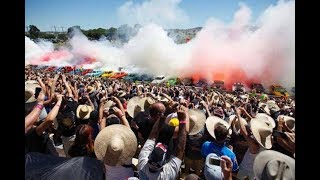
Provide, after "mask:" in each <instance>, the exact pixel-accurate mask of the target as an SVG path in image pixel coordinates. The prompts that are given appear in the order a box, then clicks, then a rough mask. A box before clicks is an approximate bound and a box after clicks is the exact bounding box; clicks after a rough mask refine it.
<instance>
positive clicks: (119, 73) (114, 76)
mask: <svg viewBox="0 0 320 180" xmlns="http://www.w3.org/2000/svg"><path fill="white" fill-rule="evenodd" d="M126 75H128V73H126V72H116V73H114V74H113V75H112V76H110V78H114V79H121V78H123V77H125V76H126Z"/></svg>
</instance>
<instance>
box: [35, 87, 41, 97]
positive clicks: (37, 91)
mask: <svg viewBox="0 0 320 180" xmlns="http://www.w3.org/2000/svg"><path fill="white" fill-rule="evenodd" d="M40 92H41V88H39V87H37V88H36V91H35V93H34V97H35V98H36V99H37V98H38V96H39V93H40Z"/></svg>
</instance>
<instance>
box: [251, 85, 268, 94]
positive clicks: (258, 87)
mask: <svg viewBox="0 0 320 180" xmlns="http://www.w3.org/2000/svg"><path fill="white" fill-rule="evenodd" d="M251 89H255V90H256V92H257V93H265V89H264V87H263V86H262V84H260V83H252V84H251Z"/></svg>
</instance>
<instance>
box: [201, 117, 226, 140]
mask: <svg viewBox="0 0 320 180" xmlns="http://www.w3.org/2000/svg"><path fill="white" fill-rule="evenodd" d="M218 123H220V124H223V125H224V126H225V127H226V128H227V129H229V127H230V125H229V124H228V123H227V122H226V121H224V120H223V119H221V118H219V117H217V116H210V117H208V118H207V120H206V128H207V130H208V132H209V134H210V135H211V136H212V137H213V138H214V139H216V135H215V134H214V129H215V128H216V125H217V124H218ZM231 133H232V131H229V134H231Z"/></svg>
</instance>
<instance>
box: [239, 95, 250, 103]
mask: <svg viewBox="0 0 320 180" xmlns="http://www.w3.org/2000/svg"><path fill="white" fill-rule="evenodd" d="M240 98H241V99H242V100H244V101H245V102H249V95H248V94H242V95H240Z"/></svg>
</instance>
